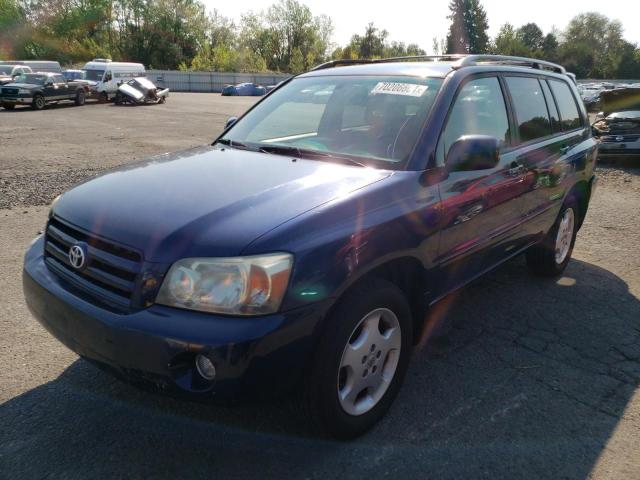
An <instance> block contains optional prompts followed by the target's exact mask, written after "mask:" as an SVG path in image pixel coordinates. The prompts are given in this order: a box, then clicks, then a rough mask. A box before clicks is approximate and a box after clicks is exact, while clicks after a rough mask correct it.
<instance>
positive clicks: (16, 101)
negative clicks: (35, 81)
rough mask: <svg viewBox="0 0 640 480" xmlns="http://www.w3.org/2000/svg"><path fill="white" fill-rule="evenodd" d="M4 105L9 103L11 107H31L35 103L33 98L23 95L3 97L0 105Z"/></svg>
mask: <svg viewBox="0 0 640 480" xmlns="http://www.w3.org/2000/svg"><path fill="white" fill-rule="evenodd" d="M2 103H8V104H10V105H31V104H32V103H33V97H26V96H21V95H12V96H6V97H5V96H1V97H0V104H2Z"/></svg>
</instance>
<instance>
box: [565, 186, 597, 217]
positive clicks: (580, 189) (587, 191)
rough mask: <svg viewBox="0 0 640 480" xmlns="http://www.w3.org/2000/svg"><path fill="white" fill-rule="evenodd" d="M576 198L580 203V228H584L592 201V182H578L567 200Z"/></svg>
mask: <svg viewBox="0 0 640 480" xmlns="http://www.w3.org/2000/svg"><path fill="white" fill-rule="evenodd" d="M570 197H571V198H575V200H576V202H577V203H578V208H579V211H578V228H580V227H582V222H584V219H585V217H586V216H587V210H588V209H589V201H590V200H591V180H589V181H587V180H580V181H579V182H577V183H576V184H575V185H574V186H573V187H571V190H569V192H568V193H567V195H566V198H570Z"/></svg>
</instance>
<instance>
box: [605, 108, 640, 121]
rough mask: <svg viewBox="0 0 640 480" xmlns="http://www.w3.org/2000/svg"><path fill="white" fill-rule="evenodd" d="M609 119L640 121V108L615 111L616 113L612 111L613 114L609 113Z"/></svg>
mask: <svg viewBox="0 0 640 480" xmlns="http://www.w3.org/2000/svg"><path fill="white" fill-rule="evenodd" d="M607 120H610V121H617V120H623V121H624V120H638V121H640V110H629V111H622V112H615V113H612V114H611V115H607Z"/></svg>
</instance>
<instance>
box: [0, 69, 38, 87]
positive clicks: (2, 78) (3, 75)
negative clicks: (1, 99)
mask: <svg viewBox="0 0 640 480" xmlns="http://www.w3.org/2000/svg"><path fill="white" fill-rule="evenodd" d="M23 73H31V69H30V68H29V67H25V66H23V65H1V64H0V85H6V84H7V83H11V82H13V80H14V79H15V78H16V77H17V76H18V75H21V74H23Z"/></svg>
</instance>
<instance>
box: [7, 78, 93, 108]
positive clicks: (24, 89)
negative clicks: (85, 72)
mask: <svg viewBox="0 0 640 480" xmlns="http://www.w3.org/2000/svg"><path fill="white" fill-rule="evenodd" d="M85 98H86V92H85V89H84V86H83V85H82V84H80V83H77V82H68V81H67V80H66V79H65V78H64V77H63V76H62V74H59V73H23V74H21V75H19V76H18V77H16V78H15V80H14V81H13V82H12V83H8V84H6V85H3V86H2V88H1V89H0V104H1V105H2V106H3V107H4V108H5V109H7V110H13V109H14V108H15V107H16V105H29V106H31V108H33V109H34V110H42V109H43V108H44V107H45V106H46V105H47V104H49V103H58V102H62V101H65V100H71V101H73V102H75V104H76V105H84V101H85Z"/></svg>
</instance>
